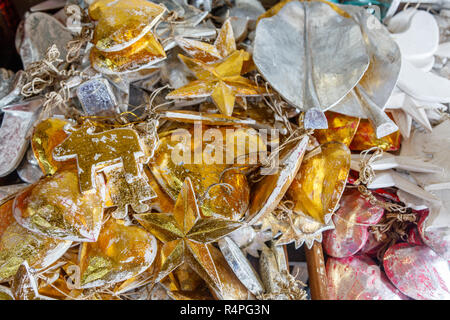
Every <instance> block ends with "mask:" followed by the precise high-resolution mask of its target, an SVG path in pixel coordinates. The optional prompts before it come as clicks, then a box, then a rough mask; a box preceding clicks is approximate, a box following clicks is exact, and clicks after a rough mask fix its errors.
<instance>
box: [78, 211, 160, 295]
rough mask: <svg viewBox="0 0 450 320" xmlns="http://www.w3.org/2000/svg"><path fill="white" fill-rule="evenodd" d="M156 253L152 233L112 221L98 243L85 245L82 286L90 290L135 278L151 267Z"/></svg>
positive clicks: (104, 228)
mask: <svg viewBox="0 0 450 320" xmlns="http://www.w3.org/2000/svg"><path fill="white" fill-rule="evenodd" d="M156 252H157V243H156V239H155V237H153V236H152V235H151V234H150V233H148V232H147V231H145V230H144V229H142V228H141V227H137V226H125V225H123V224H122V223H120V222H117V221H115V220H114V219H109V220H108V221H107V222H106V223H105V224H104V225H103V228H102V231H101V232H100V235H99V237H98V240H97V242H93V243H83V245H82V248H81V252H80V264H79V266H80V285H81V287H82V288H91V287H97V286H102V285H105V284H109V283H116V282H120V281H124V280H127V279H130V278H132V277H135V276H137V275H138V274H140V273H142V272H144V271H145V270H146V269H148V268H149V267H150V266H151V264H152V263H153V260H154V259H155V256H156Z"/></svg>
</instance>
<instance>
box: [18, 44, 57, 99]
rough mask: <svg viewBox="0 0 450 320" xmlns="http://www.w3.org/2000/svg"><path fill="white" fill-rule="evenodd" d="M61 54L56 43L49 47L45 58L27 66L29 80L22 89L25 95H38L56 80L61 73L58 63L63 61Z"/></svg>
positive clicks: (26, 71) (26, 72)
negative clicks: (60, 57)
mask: <svg viewBox="0 0 450 320" xmlns="http://www.w3.org/2000/svg"><path fill="white" fill-rule="evenodd" d="M59 56H60V52H59V50H58V48H57V47H56V45H52V46H51V47H50V48H49V49H47V53H46V55H45V58H44V59H42V60H40V61H36V62H33V63H31V64H30V65H29V66H28V67H27V68H26V70H25V75H26V78H27V82H26V83H25V84H24V86H23V87H22V90H21V93H22V95H23V96H24V97H31V96H33V95H37V94H39V93H41V92H42V91H43V90H44V89H46V88H47V87H49V86H50V85H52V84H53V83H54V82H55V80H56V79H57V77H58V75H59V74H60V71H59V70H58V65H59V64H60V63H62V62H63V60H61V59H59Z"/></svg>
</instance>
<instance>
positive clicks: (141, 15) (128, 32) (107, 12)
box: [89, 0, 164, 52]
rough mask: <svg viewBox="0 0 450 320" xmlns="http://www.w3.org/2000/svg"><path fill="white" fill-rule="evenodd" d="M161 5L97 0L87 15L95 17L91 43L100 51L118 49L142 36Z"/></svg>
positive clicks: (137, 0)
mask: <svg viewBox="0 0 450 320" xmlns="http://www.w3.org/2000/svg"><path fill="white" fill-rule="evenodd" d="M163 13H164V8H163V7H162V6H159V5H156V4H154V3H152V2H150V1H146V0H120V1H117V0H97V1H95V2H94V3H93V4H92V5H91V6H90V7H89V16H90V17H91V19H93V20H97V21H98V22H97V26H96V27H95V32H94V38H93V42H94V45H95V46H96V47H97V49H99V50H101V51H108V52H111V51H119V50H122V49H124V48H126V47H128V46H130V45H132V44H133V43H135V42H137V41H139V39H141V38H142V37H144V36H145V35H146V34H147V33H148V32H149V31H150V29H151V28H152V27H153V26H154V25H155V24H156V23H157V22H158V20H159V19H160V17H161V16H162V14H163Z"/></svg>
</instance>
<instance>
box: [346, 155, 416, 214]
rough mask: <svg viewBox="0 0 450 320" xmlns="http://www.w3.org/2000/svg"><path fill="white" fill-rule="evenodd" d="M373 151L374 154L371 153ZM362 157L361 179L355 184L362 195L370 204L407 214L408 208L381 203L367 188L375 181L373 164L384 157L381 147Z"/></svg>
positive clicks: (360, 165) (395, 204)
mask: <svg viewBox="0 0 450 320" xmlns="http://www.w3.org/2000/svg"><path fill="white" fill-rule="evenodd" d="M371 151H374V152H373V153H370V152H371ZM361 156H362V157H361V160H360V163H359V168H360V171H359V177H358V179H357V180H356V181H355V183H354V185H355V186H357V188H358V191H359V192H360V193H361V195H362V196H363V197H364V198H365V199H366V200H367V201H369V203H370V204H372V205H379V206H380V207H382V208H384V209H386V210H388V211H389V212H400V213H405V212H406V211H407V208H406V207H404V206H401V205H399V204H397V203H391V202H385V201H380V200H378V199H377V198H376V197H375V196H374V195H373V194H372V192H371V191H370V190H369V189H368V188H367V185H369V184H370V183H371V182H372V181H373V180H374V179H375V171H374V170H373V167H372V164H373V162H374V161H376V160H377V159H379V158H381V157H382V156H383V150H382V149H381V148H380V147H372V148H370V149H367V150H364V151H362V152H361Z"/></svg>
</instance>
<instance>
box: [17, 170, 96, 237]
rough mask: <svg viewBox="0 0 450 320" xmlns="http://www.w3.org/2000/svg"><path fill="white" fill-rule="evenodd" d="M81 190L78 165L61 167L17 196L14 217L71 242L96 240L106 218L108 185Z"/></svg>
mask: <svg viewBox="0 0 450 320" xmlns="http://www.w3.org/2000/svg"><path fill="white" fill-rule="evenodd" d="M97 180H98V182H97V183H98V187H99V190H95V191H94V192H90V193H84V194H83V193H81V192H80V190H79V184H78V175H77V171H76V168H75V167H72V168H68V169H64V170H60V171H58V172H57V173H55V174H54V175H53V176H49V177H46V178H44V179H42V180H40V181H39V182H37V183H36V184H34V185H32V186H30V187H28V188H27V189H25V190H24V191H23V192H21V193H20V194H18V195H17V197H16V199H15V201H14V211H13V213H14V217H15V218H16V220H17V222H18V223H20V224H21V225H22V226H23V227H25V228H27V229H29V230H31V231H33V232H36V233H38V234H41V235H44V236H48V237H52V238H57V239H62V240H71V241H96V239H97V237H98V234H99V232H100V228H101V226H102V218H103V198H102V196H101V194H102V192H101V191H100V189H101V188H104V185H103V183H102V179H101V177H98V178H97Z"/></svg>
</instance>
